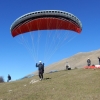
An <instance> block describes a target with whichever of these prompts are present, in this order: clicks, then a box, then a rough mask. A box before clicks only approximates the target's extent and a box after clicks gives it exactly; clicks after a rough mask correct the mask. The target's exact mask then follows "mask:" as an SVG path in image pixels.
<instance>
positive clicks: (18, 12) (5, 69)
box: [0, 0, 100, 81]
mask: <svg viewBox="0 0 100 100" xmlns="http://www.w3.org/2000/svg"><path fill="white" fill-rule="evenodd" d="M38 10H62V11H66V12H70V13H72V14H74V15H75V16H77V17H78V18H79V19H80V21H81V22H82V26H83V28H82V32H81V34H79V35H77V36H76V37H75V38H74V39H73V40H72V41H70V42H69V43H67V44H66V43H65V45H64V46H62V47H61V48H59V49H58V50H57V51H56V52H55V54H54V55H53V56H52V57H51V59H50V60H49V61H48V63H45V62H44V63H45V66H46V65H48V64H52V63H54V62H57V61H59V60H62V59H64V58H68V57H70V56H72V55H74V54H76V53H78V52H88V51H93V50H98V49H100V45H99V43H100V0H0V76H3V77H4V79H5V81H6V80H7V75H8V74H10V75H11V76H12V80H16V79H19V78H21V77H23V76H25V75H27V74H29V73H32V72H34V71H36V70H37V68H36V67H35V63H34V61H33V58H32V56H31V54H30V53H29V52H28V51H27V49H26V48H25V47H24V46H23V45H21V44H20V43H19V42H18V40H17V38H13V37H12V35H11V32H10V26H11V24H12V23H13V21H14V20H15V19H17V18H18V17H20V16H22V15H24V14H26V13H29V12H34V11H38ZM75 34H76V33H75ZM41 60H42V58H41Z"/></svg>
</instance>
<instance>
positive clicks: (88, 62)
mask: <svg viewBox="0 0 100 100" xmlns="http://www.w3.org/2000/svg"><path fill="white" fill-rule="evenodd" d="M87 65H88V66H90V65H91V60H90V59H89V58H88V59H87Z"/></svg>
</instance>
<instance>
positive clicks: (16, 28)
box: [11, 10, 82, 37]
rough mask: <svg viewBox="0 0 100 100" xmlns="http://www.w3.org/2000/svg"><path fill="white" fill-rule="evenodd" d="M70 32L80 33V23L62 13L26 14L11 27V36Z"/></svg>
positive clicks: (41, 12) (72, 16) (69, 15)
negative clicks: (28, 33)
mask: <svg viewBox="0 0 100 100" xmlns="http://www.w3.org/2000/svg"><path fill="white" fill-rule="evenodd" d="M54 29H58V30H72V31H75V32H77V33H80V32H81V31H82V25H81V22H80V21H79V20H78V19H77V18H76V17H75V16H74V15H72V14H70V13H67V12H62V11H56V12H55V11H50V10H49V11H40V12H35V13H29V14H26V15H24V16H22V17H20V18H19V19H17V20H16V21H15V22H14V23H13V24H12V26H11V33H12V36H13V37H15V36H17V35H18V34H22V33H26V32H30V31H37V30H54Z"/></svg>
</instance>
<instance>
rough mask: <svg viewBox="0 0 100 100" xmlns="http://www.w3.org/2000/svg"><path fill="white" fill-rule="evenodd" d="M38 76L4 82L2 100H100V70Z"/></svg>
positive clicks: (0, 94) (0, 97)
mask: <svg viewBox="0 0 100 100" xmlns="http://www.w3.org/2000/svg"><path fill="white" fill-rule="evenodd" d="M38 79H39V78H38V76H34V77H32V78H26V79H23V80H20V81H15V82H9V83H0V100H100V69H96V70H93V69H82V68H81V69H73V70H68V71H65V70H63V71H59V72H55V73H50V74H44V80H42V81H38ZM31 80H33V81H34V80H36V81H37V82H35V83H33V84H31V83H30V81H31Z"/></svg>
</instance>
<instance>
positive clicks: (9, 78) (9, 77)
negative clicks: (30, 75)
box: [7, 74, 11, 82]
mask: <svg viewBox="0 0 100 100" xmlns="http://www.w3.org/2000/svg"><path fill="white" fill-rule="evenodd" d="M10 80H11V76H10V75H9V74H8V80H7V82H9V81H10Z"/></svg>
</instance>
